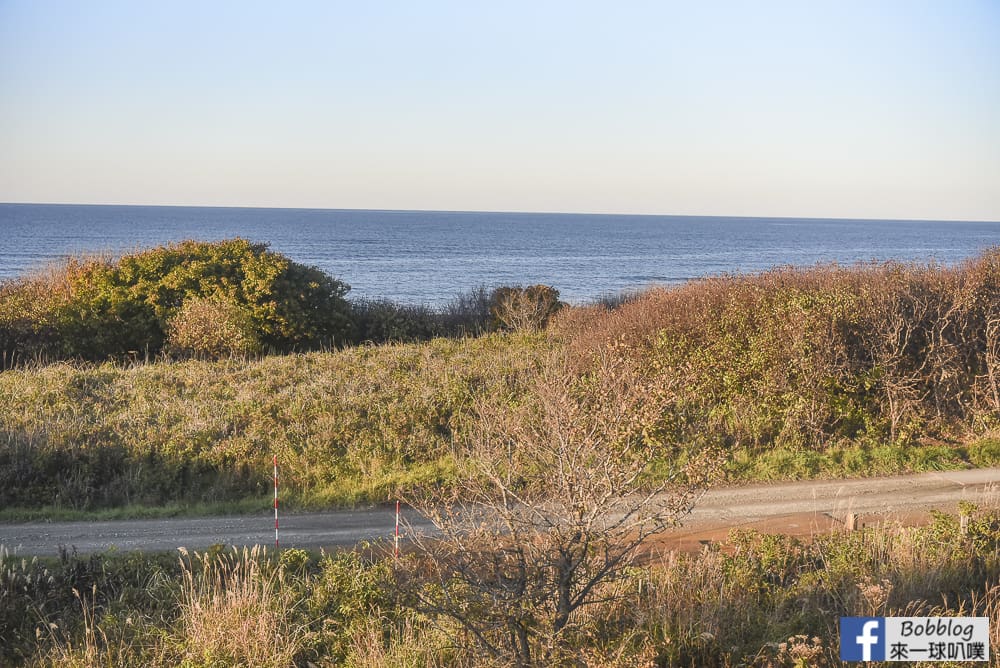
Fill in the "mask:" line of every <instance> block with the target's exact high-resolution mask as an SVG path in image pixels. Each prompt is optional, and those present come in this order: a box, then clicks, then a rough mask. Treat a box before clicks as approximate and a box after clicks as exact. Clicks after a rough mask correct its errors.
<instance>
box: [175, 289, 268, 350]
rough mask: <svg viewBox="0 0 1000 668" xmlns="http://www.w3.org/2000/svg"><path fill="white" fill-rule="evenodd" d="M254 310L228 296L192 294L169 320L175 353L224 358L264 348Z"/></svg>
mask: <svg viewBox="0 0 1000 668" xmlns="http://www.w3.org/2000/svg"><path fill="white" fill-rule="evenodd" d="M260 347H261V346H260V341H259V340H258V338H257V332H256V330H255V328H254V325H253V320H252V319H251V317H250V313H249V312H248V310H247V309H246V308H244V307H241V306H240V305H239V304H236V303H234V302H232V301H229V300H227V299H226V298H225V297H220V296H218V295H212V296H211V297H192V298H190V299H188V300H187V301H185V302H184V303H183V304H182V305H181V307H180V309H178V311H177V313H176V314H175V315H174V316H173V317H172V318H171V319H170V320H169V321H167V348H168V350H170V351H171V352H172V353H175V354H180V355H185V356H191V357H200V358H207V359H220V358H223V357H232V356H240V355H249V354H252V353H256V352H259V351H260Z"/></svg>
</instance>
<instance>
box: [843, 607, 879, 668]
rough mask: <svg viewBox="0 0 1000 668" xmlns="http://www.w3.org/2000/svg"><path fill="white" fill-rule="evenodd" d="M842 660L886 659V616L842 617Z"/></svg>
mask: <svg viewBox="0 0 1000 668" xmlns="http://www.w3.org/2000/svg"><path fill="white" fill-rule="evenodd" d="M840 660H841V661H884V660H885V618H884V617H841V618H840Z"/></svg>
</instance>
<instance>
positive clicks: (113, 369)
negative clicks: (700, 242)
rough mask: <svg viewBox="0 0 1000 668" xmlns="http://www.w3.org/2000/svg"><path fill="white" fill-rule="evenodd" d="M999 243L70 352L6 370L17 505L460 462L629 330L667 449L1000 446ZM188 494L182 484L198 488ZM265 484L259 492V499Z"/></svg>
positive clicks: (350, 494) (936, 452)
mask: <svg viewBox="0 0 1000 668" xmlns="http://www.w3.org/2000/svg"><path fill="white" fill-rule="evenodd" d="M998 305H1000V252H992V253H987V254H986V255H984V256H983V257H982V258H979V259H977V260H974V261H970V262H969V263H967V264H966V265H963V266H961V267H957V268H951V269H946V268H940V267H935V266H918V265H894V264H889V265H871V266H867V265H866V266H860V267H853V268H841V267H835V266H833V267H817V268H813V269H806V270H801V269H781V270H776V271H773V272H768V273H765V274H762V275H759V276H749V277H720V278H715V279H708V280H705V281H698V282H693V283H690V284H688V285H685V286H683V287H681V288H678V289H674V290H654V291H650V292H649V293H647V294H645V295H642V296H640V297H638V298H637V299H635V300H632V301H630V302H629V303H626V304H624V305H622V306H620V307H619V308H616V309H614V310H610V311H609V310H606V309H601V308H596V307H595V308H574V309H567V310H566V311H565V312H564V313H563V314H561V315H560V316H559V317H558V318H557V320H556V322H555V323H554V325H553V326H551V327H550V328H549V329H548V330H547V331H544V332H541V333H536V334H510V335H501V334H494V335H490V336H486V337H482V338H477V339H459V340H447V339H436V340H433V341H430V342H427V343H419V344H407V345H383V346H371V347H364V346H362V347H355V348H350V349H345V350H342V351H337V352H316V353H308V354H301V355H289V356H274V357H266V358H263V359H260V360H256V361H228V362H225V361H224V362H158V363H155V364H149V365H142V366H135V367H128V368H123V367H119V366H114V365H101V366H73V365H67V364H54V365H49V366H42V367H38V368H31V369H22V370H16V371H8V372H4V373H0V507H3V508H5V509H6V510H5V513H6V516H7V517H8V518H11V517H15V516H18V514H19V513H20V516H25V512H24V511H23V510H17V509H32V508H33V509H36V511H37V509H39V508H40V507H47V508H48V509H49V510H47V511H45V512H50V513H66V512H71V513H72V512H79V511H90V510H93V509H107V508H123V507H132V508H133V510H132V511H128V512H132V513H134V514H142V513H148V512H157V511H148V510H144V509H143V508H144V507H145V506H166V508H162V509H161V510H160V511H158V512H163V513H175V512H178V511H179V509H183V508H185V507H187V508H190V507H191V505H190V504H202V505H200V506H197V507H198V508H200V509H201V510H202V511H205V510H211V509H217V508H220V507H224V506H220V505H219V504H230V503H233V502H241V501H245V500H247V499H260V500H262V501H263V499H265V498H266V497H267V496H268V495H269V493H270V461H271V455H272V454H277V455H278V457H279V459H280V463H281V471H282V473H281V475H282V479H283V480H284V482H285V484H284V485H283V487H284V490H283V492H282V497H283V498H284V499H286V501H287V502H289V503H290V504H291V505H297V506H299V507H309V506H320V505H329V504H351V503H356V502H378V501H384V500H386V499H387V498H388V497H389V496H390V495H393V494H395V493H397V492H398V491H399V490H401V489H406V488H408V487H412V486H413V485H417V484H421V483H428V482H434V481H444V482H447V481H448V480H449V479H451V477H452V476H453V475H454V474H455V469H454V467H455V459H456V458H455V456H454V455H455V454H456V453H459V452H461V451H463V449H464V447H465V446H466V445H467V443H468V442H469V440H470V438H469V437H470V435H471V434H472V433H473V432H474V430H475V428H476V410H475V407H476V404H477V402H480V401H489V402H500V403H501V404H502V403H503V402H512V401H531V400H532V393H531V388H532V383H533V382H534V381H533V378H534V375H535V374H536V372H537V371H538V369H539V368H541V367H542V366H543V365H544V364H546V363H548V360H549V359H550V354H551V353H552V352H553V351H559V352H561V353H563V354H564V356H565V358H566V359H568V360H569V363H570V365H571V366H572V365H576V370H577V371H580V372H586V369H587V368H588V364H589V362H588V360H590V359H592V358H591V357H589V356H590V355H592V354H594V352H595V351H598V350H607V349H608V348H607V346H609V345H610V346H612V348H611V349H612V350H613V351H614V354H622V355H628V356H637V357H638V360H639V361H640V364H641V366H642V368H643V369H645V370H646V372H648V373H649V374H652V375H653V376H654V377H655V378H656V379H657V382H659V383H662V384H663V387H664V391H666V392H668V393H670V394H671V396H672V397H673V400H672V402H671V404H670V407H669V409H668V410H667V411H666V412H665V413H664V415H663V416H662V422H661V424H660V425H659V426H658V427H657V428H656V429H655V430H653V431H651V432H650V433H649V434H648V436H649V438H650V439H653V440H654V441H655V442H656V444H657V445H658V446H659V451H660V452H661V453H662V457H661V461H654V462H652V463H651V464H652V467H653V470H654V471H656V470H659V469H660V468H661V466H662V465H663V464H664V462H667V461H671V460H676V459H677V458H683V457H684V456H686V454H688V453H690V452H691V451H693V450H695V449H697V448H700V447H703V446H705V445H713V446H721V447H722V448H724V449H725V450H726V451H727V452H728V453H729V454H730V455H731V457H730V460H729V464H728V467H729V473H730V475H731V476H732V477H733V478H736V479H742V480H760V479H781V478H785V479H787V478H802V477H809V476H845V475H846V476H852V475H873V474H886V473H897V472H904V471H919V470H928V469H940V468H949V467H961V466H970V465H973V466H988V465H994V464H996V463H998V462H1000V439H997V438H996V436H997V426H998V425H1000V399H998V398H997V397H998V396H1000V387H998V379H1000V319H998V316H997V313H998V308H1000V306H998ZM178 504H179V505H178ZM251 505H252V504H251Z"/></svg>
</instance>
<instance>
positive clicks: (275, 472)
mask: <svg viewBox="0 0 1000 668" xmlns="http://www.w3.org/2000/svg"><path fill="white" fill-rule="evenodd" d="M274 549H275V550H279V549H281V548H280V547H279V546H278V455H275V456H274Z"/></svg>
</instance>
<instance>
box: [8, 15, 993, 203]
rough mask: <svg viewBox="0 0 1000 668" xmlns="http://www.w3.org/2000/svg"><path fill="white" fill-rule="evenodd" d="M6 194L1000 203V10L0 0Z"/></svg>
mask: <svg viewBox="0 0 1000 668" xmlns="http://www.w3.org/2000/svg"><path fill="white" fill-rule="evenodd" d="M0 201H6V202H78V203H142V204H193V205H226V206H229V205H246V206H289V207H331V208H387V209H452V210H455V209H457V210H507V211H570V212H576V211H593V212H609V213H616V212H619V213H663V214H696V215H697V214H706V215H713V214H716V215H750V216H753V215H756V216H817V217H841V216H843V217H880V218H931V219H985V220H1000V3H998V2H996V1H981V2H966V1H962V0H957V1H950V0H938V1H935V2H919V1H898V2H892V1H877V0H857V1H851V0H835V1H831V2H819V1H811V0H801V1H799V0H797V1H789V2H771V1H767V0H762V1H760V2H749V1H747V2H735V1H734V2H700V1H699V2H601V3H596V2H578V1H573V2H546V1H544V0H532V1H530V2H506V1H505V2H470V1H458V0H456V1H455V2H423V1H420V2H402V1H400V2H388V1H384V2H359V1H358V0H353V1H351V2H324V1H319V0H316V1H314V2H312V1H311V2H274V1H273V0H272V1H269V2H247V1H239V2H235V1H234V2H210V1H198V2H188V1H183V0H171V1H170V2H144V1H140V2H136V1H133V0H128V1H125V0H122V1H120V2H119V1H115V2H112V1H102V0H92V1H88V2H84V1H82V0H80V1H77V2H68V1H66V2H63V1H57V0H52V1H46V0H0Z"/></svg>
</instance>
